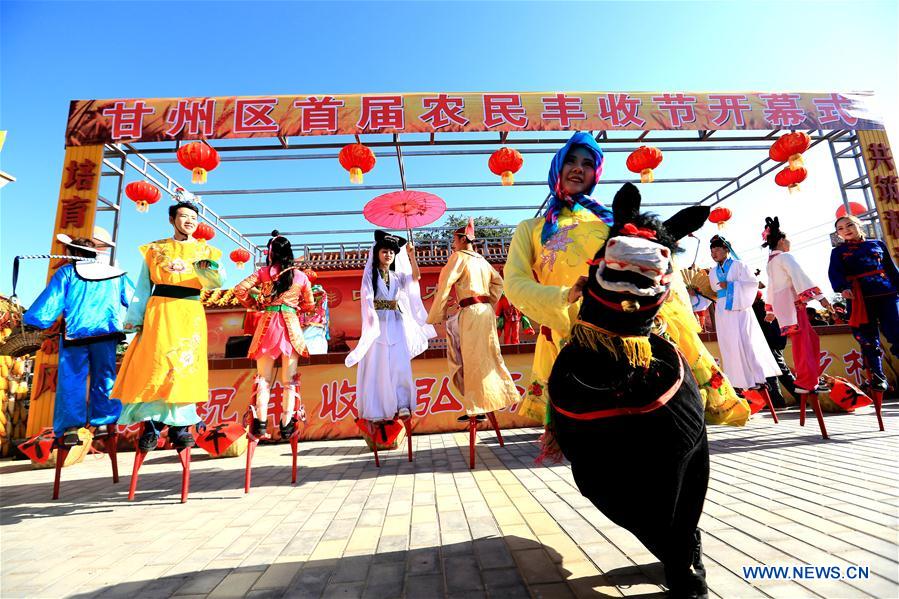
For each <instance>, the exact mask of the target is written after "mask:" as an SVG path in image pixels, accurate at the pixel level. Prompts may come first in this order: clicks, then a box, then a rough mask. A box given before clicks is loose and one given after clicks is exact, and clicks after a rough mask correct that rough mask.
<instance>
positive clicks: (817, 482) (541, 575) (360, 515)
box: [0, 403, 899, 599]
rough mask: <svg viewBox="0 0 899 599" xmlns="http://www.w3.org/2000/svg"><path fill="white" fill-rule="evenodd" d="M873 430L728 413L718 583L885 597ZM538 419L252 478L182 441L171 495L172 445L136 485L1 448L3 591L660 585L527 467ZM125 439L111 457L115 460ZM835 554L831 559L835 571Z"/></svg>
mask: <svg viewBox="0 0 899 599" xmlns="http://www.w3.org/2000/svg"><path fill="white" fill-rule="evenodd" d="M885 411H886V414H887V432H884V433H882V432H879V431H878V430H877V426H876V421H875V418H874V415H873V411H871V409H870V408H867V409H865V410H862V411H861V413H859V414H854V415H839V416H838V415H828V417H827V426H828V428H829V430H830V432H831V436H832V440H831V441H829V442H822V441H821V440H820V437H819V436H818V435H817V432H816V431H817V428H816V427H813V426H812V427H810V426H808V424H811V425H814V420H812V422H811V423H808V424H807V426H806V427H805V428H804V429H801V428H799V425H798V420H797V414H796V412H795V411H792V412H787V413H785V414H784V415H783V418H782V420H781V423H780V424H779V425H774V424H773V423H772V422H771V420H770V419H769V418H767V417H762V418H758V419H756V420H754V421H753V422H752V423H751V424H750V425H749V426H747V427H745V428H742V429H733V428H723V427H712V428H711V429H710V438H711V440H712V452H713V455H712V481H711V486H710V489H709V495H708V500H707V502H706V507H705V514H704V517H703V520H702V522H701V526H702V529H703V531H704V543H705V553H706V565H707V567H708V569H709V586H710V588H711V591H712V595H713V596H717V597H726V598H730V597H741V598H742V597H790V598H793V597H826V598H839V597H868V596H873V597H897V595H899V566H897V530H899V527H897V509H899V508H897V506H899V468H897V456H899V451H897V450H899V404H895V403H894V404H891V405H887V406H886V407H885ZM537 435H538V432H537V431H536V430H534V429H520V430H514V431H506V435H505V437H506V447H505V448H500V447H499V446H498V445H497V443H496V440H495V438H494V437H493V435H492V433H488V432H487V431H483V432H481V433H480V437H479V447H478V459H479V466H478V468H477V469H476V470H475V471H473V472H472V471H469V469H468V468H467V464H466V462H465V455H466V454H467V445H466V444H467V438H466V436H464V435H462V434H444V435H430V436H420V437H415V451H416V453H415V458H416V459H415V462H414V463H411V464H410V463H409V462H407V461H406V459H405V456H404V455H403V454H402V453H401V452H399V451H394V452H389V453H388V454H386V456H385V459H384V461H383V463H382V464H383V465H382V468H380V469H377V468H375V466H374V463H373V461H372V459H371V457H370V455H369V454H368V453H367V452H366V451H365V450H364V447H363V443H362V441H360V440H353V441H341V442H319V443H306V444H304V445H302V446H301V457H300V460H301V470H300V477H301V480H300V483H299V484H298V485H296V486H291V485H290V467H289V466H290V453H289V449H288V448H287V446H280V445H279V446H261V447H260V448H259V450H258V451H257V454H256V468H255V470H254V483H255V485H254V488H253V490H252V491H251V493H250V494H249V495H247V496H244V494H243V488H242V480H243V479H242V476H243V470H242V466H243V460H242V459H226V460H212V459H207V458H204V457H202V456H203V455H205V454H202V452H201V451H199V450H195V452H194V456H195V459H194V461H193V480H192V488H191V495H190V501H189V502H188V503H187V504H185V505H182V504H180V503H178V493H179V485H180V466H179V464H178V462H177V460H176V458H175V455H174V453H172V452H168V453H160V454H155V455H153V454H151V457H150V458H149V459H148V460H147V462H146V464H145V466H144V469H143V470H142V473H141V485H140V488H139V491H138V497H137V500H136V501H134V502H131V503H129V502H128V501H127V500H126V494H127V485H128V482H129V480H130V478H129V476H127V475H125V476H123V477H122V481H121V482H120V483H119V484H118V485H112V484H110V479H109V477H108V475H109V463H108V461H107V460H106V459H105V458H103V459H100V458H95V457H94V456H89V457H88V459H87V461H86V462H85V463H84V464H81V465H79V466H77V467H75V468H70V469H67V471H65V472H64V475H65V480H64V483H63V490H62V493H63V495H62V499H61V500H60V501H58V502H50V501H49V496H50V491H51V489H50V481H51V477H52V473H51V472H49V471H34V470H30V469H28V467H27V466H23V465H21V464H20V463H15V462H4V463H3V464H2V465H0V473H2V477H0V491H2V500H0V514H2V520H0V524H2V527H0V535H2V536H0V552H2V553H0V559H2V564H0V565H2V569H0V585H2V588H0V594H2V596H3V597H60V596H77V597H98V596H99V597H169V596H173V595H174V596H179V597H207V596H208V597H230V596H244V595H246V596H248V597H280V596H287V597H373V598H376V599H387V598H390V597H410V598H411V597H422V598H427V599H431V598H436V597H444V596H446V597H465V598H466V599H475V598H477V597H491V598H494V597H529V596H530V597H572V596H577V597H591V596H598V597H602V596H615V597H617V596H643V597H647V596H662V595H661V593H662V587H661V586H660V581H661V571H660V567H659V566H658V564H657V563H655V560H654V559H653V558H652V556H651V555H650V554H649V553H648V552H647V551H646V550H645V549H644V548H643V547H642V545H640V544H639V543H638V542H637V541H636V539H635V538H634V537H632V536H631V535H630V534H629V533H627V532H625V531H623V530H621V529H619V528H617V527H616V526H614V525H613V524H611V523H610V522H609V521H608V520H606V519H605V518H604V517H603V516H601V515H600V514H599V513H598V512H597V511H596V509H595V508H594V507H593V506H592V505H591V504H590V503H589V502H587V501H586V500H584V499H583V498H582V497H581V496H580V495H579V494H578V492H577V490H576V488H575V487H574V485H573V482H572V479H571V470H570V468H569V467H568V466H567V465H559V466H555V467H536V466H534V464H533V458H534V456H535V455H536V450H537V446H536V443H535V441H536V439H537ZM131 461H132V455H131V454H125V455H123V456H122V459H121V466H122V472H123V474H125V473H130V468H131ZM759 564H767V565H786V566H791V567H792V566H800V565H803V564H811V565H816V566H839V567H841V568H844V569H845V568H846V567H848V566H850V565H857V566H864V567H867V568H869V570H868V572H869V577H868V578H866V579H852V580H848V579H845V580H833V579H812V580H808V579H806V580H762V581H747V580H746V579H745V578H744V576H743V572H742V567H743V566H753V565H759ZM844 571H845V570H844Z"/></svg>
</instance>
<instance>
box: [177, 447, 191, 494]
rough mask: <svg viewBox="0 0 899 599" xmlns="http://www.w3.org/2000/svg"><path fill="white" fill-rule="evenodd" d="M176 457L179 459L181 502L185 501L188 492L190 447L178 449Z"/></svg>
mask: <svg viewBox="0 0 899 599" xmlns="http://www.w3.org/2000/svg"><path fill="white" fill-rule="evenodd" d="M178 459H179V460H180V461H181V503H187V494H188V493H190V447H185V448H184V449H179V450H178Z"/></svg>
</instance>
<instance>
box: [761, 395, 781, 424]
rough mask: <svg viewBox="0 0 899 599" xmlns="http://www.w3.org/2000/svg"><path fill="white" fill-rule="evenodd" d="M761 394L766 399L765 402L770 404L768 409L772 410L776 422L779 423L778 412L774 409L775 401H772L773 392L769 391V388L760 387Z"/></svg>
mask: <svg viewBox="0 0 899 599" xmlns="http://www.w3.org/2000/svg"><path fill="white" fill-rule="evenodd" d="M758 392H759V395H761V396H762V399H764V400H765V404H766V405H767V406H768V411H770V412H771V417H772V418H774V424H777V412H775V411H774V403H773V402H772V401H771V394H770V393H768V389H766V388H765V387H760V388H759V389H758Z"/></svg>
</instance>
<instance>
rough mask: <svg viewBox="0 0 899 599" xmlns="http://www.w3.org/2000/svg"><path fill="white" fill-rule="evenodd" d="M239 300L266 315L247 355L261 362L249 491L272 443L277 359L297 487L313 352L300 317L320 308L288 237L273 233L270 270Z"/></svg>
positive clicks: (242, 287) (244, 285) (238, 292)
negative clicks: (303, 369) (261, 453)
mask: <svg viewBox="0 0 899 599" xmlns="http://www.w3.org/2000/svg"><path fill="white" fill-rule="evenodd" d="M234 295H235V297H237V299H238V300H240V301H241V303H243V304H244V305H246V306H247V307H255V308H256V309H259V310H261V311H262V312H261V314H262V318H261V319H260V320H259V322H258V324H257V325H256V330H255V332H254V334H253V340H252V341H251V342H250V349H249V352H248V354H247V357H249V358H250V359H251V360H256V373H257V374H256V379H255V384H254V398H253V403H252V404H251V406H250V411H251V413H252V423H250V427H249V431H248V434H249V445H248V446H247V469H246V475H245V482H244V491H245V492H247V493H249V491H250V477H251V466H252V461H253V453H254V451H255V449H256V445H257V444H258V443H259V440H260V439H264V438H267V437H268V436H269V435H268V432H267V424H268V409H269V400H270V396H271V379H272V372H273V370H274V366H275V360H277V359H278V357H279V356H280V357H281V377H280V378H281V386H282V389H283V391H282V400H281V401H282V404H281V408H282V409H281V417H280V419H278V427H279V429H280V434H281V439H282V440H284V439H289V440H290V447H291V451H292V454H293V464H294V466H293V470H292V476H291V478H292V481H293V482H296V460H297V439H298V437H299V431H300V429H299V427H298V426H297V423H298V422H299V421H303V422H306V411H305V410H304V409H303V403H302V398H301V397H300V375H299V373H298V372H297V365H298V362H299V359H300V357H301V356H302V357H307V356H308V355H309V351H308V350H307V347H306V340H305V338H304V337H303V330H302V327H301V325H300V314H301V313H304V312H311V311H312V310H313V308H314V307H315V303H314V299H313V296H312V285H311V284H310V283H309V279H308V278H307V277H306V275H305V274H304V273H303V272H302V271H301V270H300V269H299V268H298V267H296V266H294V258H293V250H292V249H291V246H290V241H289V240H288V239H287V238H286V237H282V236H281V235H279V234H278V231H277V230H275V231H272V238H271V239H270V240H269V242H268V253H267V254H266V262H265V266H263V267H262V268H260V269H259V270H257V271H256V272H254V273H253V274H251V275H250V276H249V277H247V278H246V279H244V280H243V281H241V282H240V283H238V284H237V285H236V286H235V287H234Z"/></svg>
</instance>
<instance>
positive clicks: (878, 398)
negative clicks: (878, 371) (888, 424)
mask: <svg viewBox="0 0 899 599" xmlns="http://www.w3.org/2000/svg"><path fill="white" fill-rule="evenodd" d="M871 399H872V400H873V401H874V411H875V412H876V413H877V424H879V425H880V430H886V429H884V428H883V414H881V411H880V410H881V408H882V407H883V391H871Z"/></svg>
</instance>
